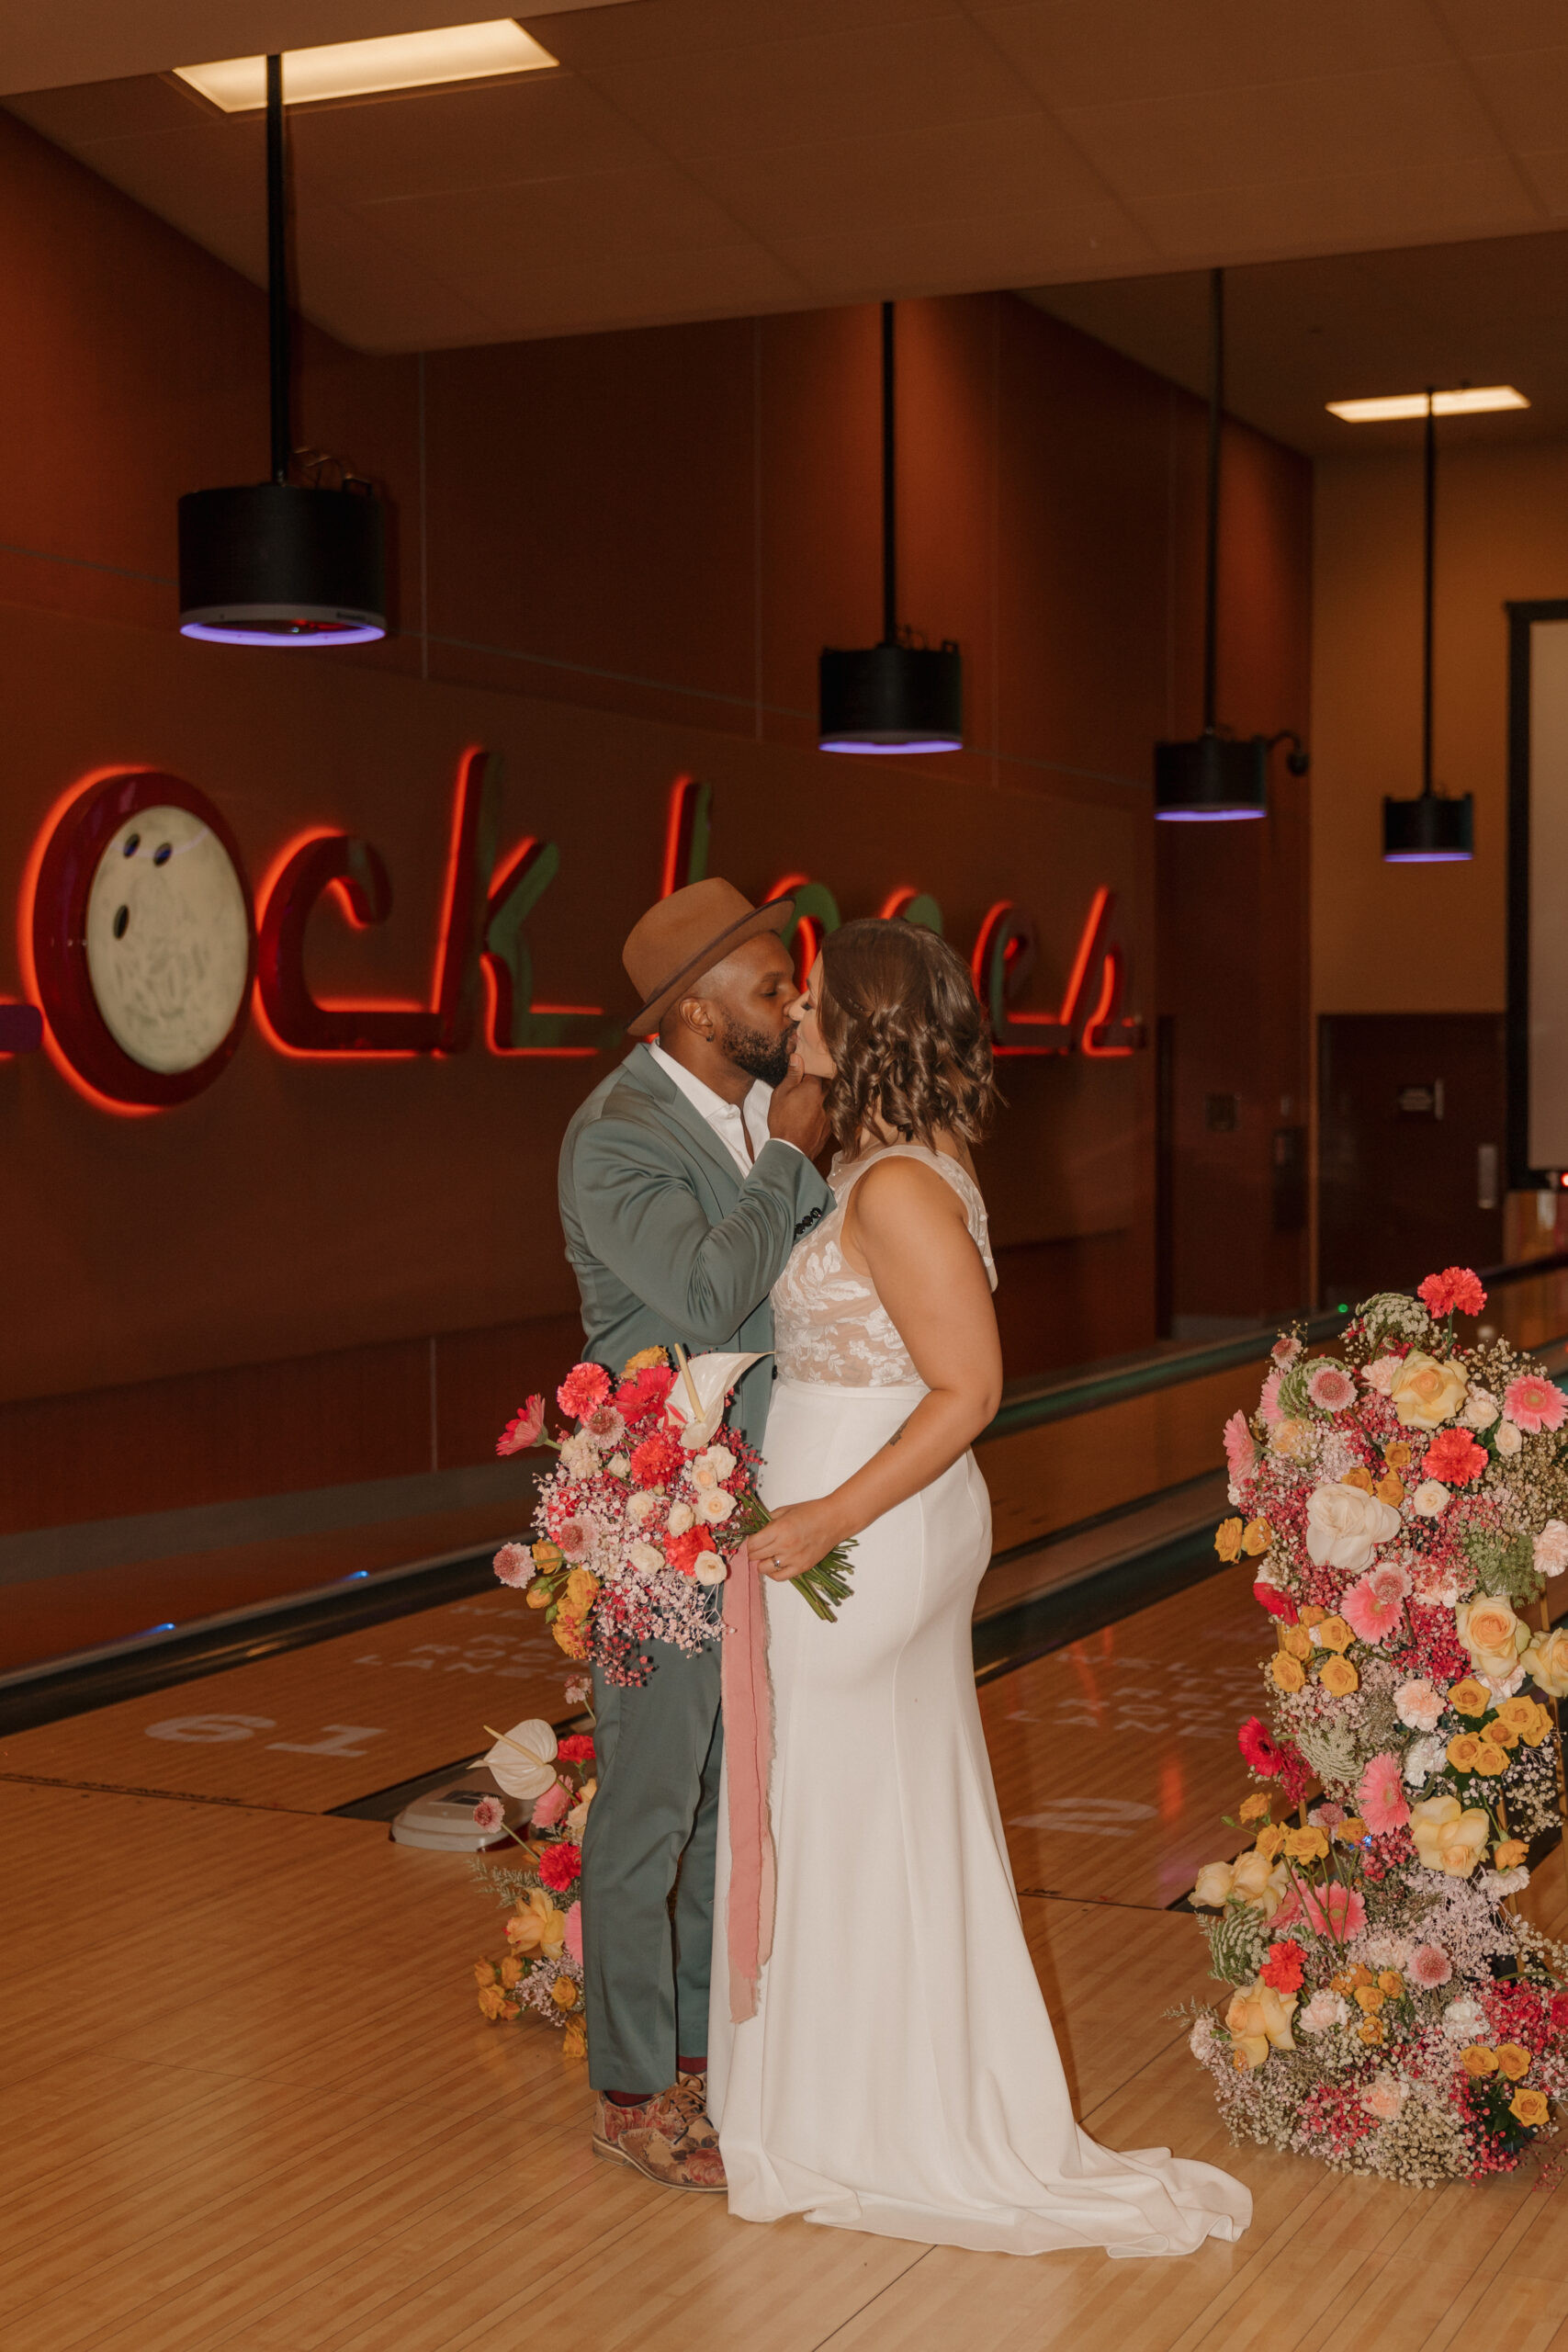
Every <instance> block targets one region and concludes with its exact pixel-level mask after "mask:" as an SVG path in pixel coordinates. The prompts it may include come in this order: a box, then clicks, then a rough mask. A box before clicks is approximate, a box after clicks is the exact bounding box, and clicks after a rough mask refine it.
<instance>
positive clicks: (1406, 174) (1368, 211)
mask: <svg viewBox="0 0 1568 2352" xmlns="http://www.w3.org/2000/svg"><path fill="white" fill-rule="evenodd" d="M1138 218H1139V220H1141V221H1142V222H1143V224H1144V226H1145V228H1146V229H1147V231H1148V232H1149V235H1150V236H1151V237H1152V238H1153V239H1154V241H1155V243H1156V244H1157V245H1158V247H1159V249H1160V251H1161V252H1162V253H1165V254H1169V255H1170V256H1171V258H1172V259H1173V260H1174V259H1185V258H1189V257H1194V258H1195V257H1198V256H1201V257H1202V258H1203V259H1205V260H1207V261H1211V262H1214V261H1225V260H1234V261H1241V260H1246V259H1249V258H1252V257H1254V256H1262V255H1264V254H1269V255H1281V256H1282V255H1284V254H1298V253H1311V252H1320V251H1322V250H1324V249H1325V247H1326V248H1327V250H1329V251H1330V252H1338V253H1345V252H1350V251H1353V250H1354V249H1356V248H1357V247H1359V246H1377V245H1390V244H1399V243H1425V242H1427V241H1432V242H1436V241H1437V240H1438V239H1439V238H1443V237H1450V238H1451V237H1486V236H1499V235H1505V234H1506V233H1507V232H1510V231H1517V230H1521V229H1528V228H1529V227H1530V226H1531V222H1532V208H1531V207H1530V206H1529V204H1527V202H1526V200H1525V198H1524V197H1523V195H1522V194H1521V191H1520V187H1519V183H1518V179H1517V175H1516V174H1515V172H1514V169H1513V167H1512V165H1511V164H1508V163H1506V162H1505V161H1504V160H1503V159H1502V158H1501V157H1496V158H1494V157H1490V156H1477V157H1474V158H1472V160H1470V161H1469V162H1463V163H1457V164H1416V165H1413V166H1411V167H1409V168H1407V169H1405V170H1404V171H1388V172H1352V173H1346V174H1345V175H1343V176H1342V177H1340V178H1337V179H1325V180H1316V179H1314V180H1294V181H1291V182H1289V183H1286V184H1285V185H1282V186H1281V185H1280V184H1278V183H1274V184H1263V185H1260V186H1258V187H1242V188H1236V187H1223V188H1220V187H1216V188H1201V189H1194V190H1192V191H1190V192H1187V191H1184V192H1183V193H1181V194H1180V195H1177V196H1166V197H1157V198H1148V199H1146V200H1145V201H1144V202H1142V203H1140V205H1139V207H1138Z"/></svg>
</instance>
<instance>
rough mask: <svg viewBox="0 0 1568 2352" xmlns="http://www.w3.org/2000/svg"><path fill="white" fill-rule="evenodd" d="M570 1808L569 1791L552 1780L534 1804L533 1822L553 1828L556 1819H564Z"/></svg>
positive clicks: (541, 1827) (539, 1826)
mask: <svg viewBox="0 0 1568 2352" xmlns="http://www.w3.org/2000/svg"><path fill="white" fill-rule="evenodd" d="M558 1752H559V1751H558ZM570 1809H571V1793H570V1790H568V1789H566V1788H563V1787H562V1785H561V1783H560V1781H551V1782H550V1785H549V1787H548V1788H547V1790H546V1791H545V1793H544V1795H543V1796H542V1797H540V1798H539V1799H538V1800H537V1802H536V1804H535V1806H534V1813H533V1822H534V1826H535V1828H536V1829H553V1828H554V1827H555V1826H556V1824H557V1822H558V1821H564V1820H565V1819H566V1816H567V1815H568V1813H569V1812H570Z"/></svg>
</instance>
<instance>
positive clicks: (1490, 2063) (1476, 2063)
mask: <svg viewBox="0 0 1568 2352" xmlns="http://www.w3.org/2000/svg"><path fill="white" fill-rule="evenodd" d="M1459 2061H1460V2064H1461V2066H1462V2067H1463V2068H1464V2071H1465V2073H1466V2074H1467V2075H1477V2076H1479V2075H1495V2073H1496V2072H1497V2052H1495V2050H1488V2048H1487V2047H1486V2044H1485V2043H1484V2042H1483V2041H1472V2043H1471V2045H1470V2047H1469V2049H1468V2050H1461V2052H1460V2053H1459Z"/></svg>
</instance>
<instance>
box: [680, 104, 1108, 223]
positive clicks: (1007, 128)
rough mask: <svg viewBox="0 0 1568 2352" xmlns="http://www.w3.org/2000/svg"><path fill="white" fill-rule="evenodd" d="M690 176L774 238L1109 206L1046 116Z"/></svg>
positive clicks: (853, 143) (702, 168)
mask: <svg viewBox="0 0 1568 2352" xmlns="http://www.w3.org/2000/svg"><path fill="white" fill-rule="evenodd" d="M689 169H690V170H691V173H692V175H693V177H694V178H695V179H698V180H700V181H701V182H702V184H703V186H704V187H705V188H707V189H709V190H710V191H711V193H712V194H713V195H715V196H716V197H717V198H719V199H720V201H721V202H722V203H724V204H725V205H726V206H727V207H728V209H729V210H730V211H732V212H733V213H734V215H735V217H736V219H737V220H743V221H744V222H745V223H746V225H747V226H748V228H750V229H754V230H755V231H756V232H757V233H758V234H759V235H760V236H763V237H767V238H769V239H773V238H777V237H831V236H833V235H836V234H839V233H841V232H843V230H844V229H845V228H846V226H848V225H850V224H852V228H853V232H856V233H858V232H863V231H868V230H869V231H873V232H874V231H877V230H880V229H883V228H886V227H890V226H893V225H894V224H896V223H898V222H905V223H918V222H920V221H928V220H964V219H971V220H972V219H977V218H979V217H981V216H983V215H987V214H991V213H999V214H1003V215H1006V214H1011V213H1020V212H1026V211H1029V210H1032V209H1038V210H1040V211H1045V210H1047V209H1050V208H1053V207H1055V206H1059V205H1064V204H1066V205H1073V204H1085V203H1102V202H1103V201H1104V200H1105V188H1104V185H1103V183H1102V181H1101V180H1100V176H1099V175H1098V174H1097V173H1095V172H1092V171H1091V170H1090V169H1089V165H1088V164H1085V163H1084V161H1083V159H1082V158H1081V156H1079V154H1078V153H1077V150H1076V149H1075V148H1073V147H1072V146H1071V145H1070V144H1069V142H1068V141H1066V139H1065V138H1064V137H1063V136H1062V134H1061V132H1060V131H1059V130H1057V129H1056V128H1055V124H1054V123H1052V122H1051V121H1050V120H1049V119H1048V118H1047V117H1046V116H1044V115H1043V114H1040V113H1033V114H1027V115H1013V116H1010V117H1007V118H1004V119H1002V120H1000V121H980V122H964V123H946V124H942V125H941V126H940V127H938V128H935V129H930V130H892V131H883V132H881V133H878V134H875V135H867V136H866V137H865V138H863V139H845V140H838V141H833V142H832V143H831V144H830V145H824V146H814V147H785V148H776V147H775V148H768V149H762V150H757V151H754V152H752V153H749V154H738V155H721V156H709V157H705V158H704V159H702V160H700V161H698V162H695V163H693V164H691V165H690V166H689Z"/></svg>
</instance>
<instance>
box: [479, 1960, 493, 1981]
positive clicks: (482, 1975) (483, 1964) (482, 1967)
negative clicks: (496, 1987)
mask: <svg viewBox="0 0 1568 2352" xmlns="http://www.w3.org/2000/svg"><path fill="white" fill-rule="evenodd" d="M474 1983H475V1984H476V1985H493V1984H494V1983H495V1971H494V1969H493V1968H492V1967H491V1964H490V1962H489V1961H488V1960H476V1961H475V1962H474Z"/></svg>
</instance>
